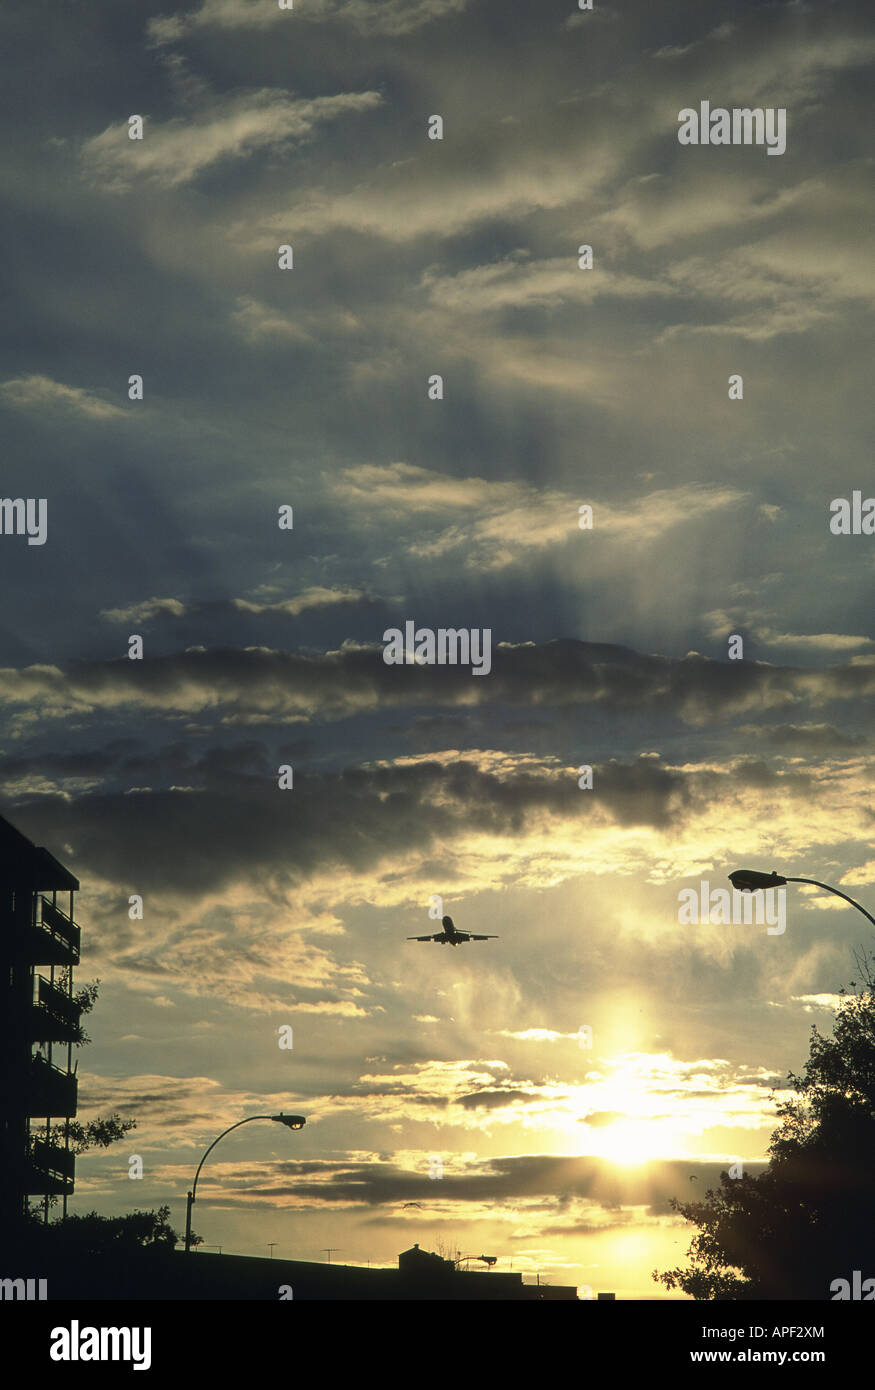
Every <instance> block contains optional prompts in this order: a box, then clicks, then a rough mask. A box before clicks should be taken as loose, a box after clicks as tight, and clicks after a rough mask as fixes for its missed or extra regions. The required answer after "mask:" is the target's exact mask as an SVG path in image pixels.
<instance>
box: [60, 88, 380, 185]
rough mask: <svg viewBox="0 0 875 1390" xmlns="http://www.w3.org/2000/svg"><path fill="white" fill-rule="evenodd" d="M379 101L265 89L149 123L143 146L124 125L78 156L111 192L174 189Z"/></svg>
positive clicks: (373, 96)
mask: <svg viewBox="0 0 875 1390" xmlns="http://www.w3.org/2000/svg"><path fill="white" fill-rule="evenodd" d="M381 101H382V97H381V95H380V93H379V92H348V93H347V92H342V93H340V94H338V95H336V96H327V97H312V98H309V99H304V98H298V99H296V98H293V97H289V96H287V95H286V94H285V93H282V92H278V91H274V90H272V89H269V88H265V89H263V90H261V91H257V92H251V93H244V94H237V95H233V94H232V95H228V96H225V97H222V98H216V99H213V100H211V101H210V102H209V103H208V104H207V105H206V107H204V108H203V109H202V110H201V111H200V112H199V113H198V114H197V115H195V116H193V117H191V118H188V117H175V118H173V119H171V120H169V121H167V122H165V123H164V124H163V125H159V124H156V123H155V122H153V121H151V120H148V119H147V120H146V121H145V125H144V137H143V139H142V140H131V139H129V138H128V124H127V121H121V122H119V123H118V124H117V125H112V126H108V127H107V128H106V130H104V131H103V132H102V133H101V134H100V135H95V136H93V137H92V138H91V139H90V140H86V141H85V143H84V144H83V146H82V149H81V152H80V155H81V160H82V165H83V168H84V170H85V172H86V174H87V175H88V177H89V178H90V180H91V181H92V182H93V183H95V184H98V185H101V186H103V187H105V188H107V189H110V190H112V191H115V192H119V191H123V190H126V189H128V188H130V187H131V186H132V185H133V184H134V183H136V182H146V183H152V184H155V185H156V186H158V187H161V188H176V187H179V186H180V185H182V184H186V183H190V182H191V181H192V180H194V179H196V178H197V177H198V175H199V174H201V173H203V171H204V170H205V169H208V168H210V167H211V166H212V165H214V164H216V163H218V162H220V161H222V160H228V159H241V158H242V159H245V158H248V157H249V156H250V155H252V154H254V153H255V152H256V151H258V150H268V149H281V148H282V147H283V146H285V145H287V144H293V143H300V142H302V141H304V140H306V139H308V138H309V137H310V136H311V135H312V134H313V133H314V131H315V130H316V128H317V126H319V125H320V124H322V123H323V122H325V121H332V120H337V119H339V118H340V117H342V116H349V115H361V114H362V113H364V112H367V111H373V110H375V109H376V107H377V106H379V105H380V103H381Z"/></svg>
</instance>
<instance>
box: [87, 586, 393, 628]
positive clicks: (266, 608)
mask: <svg viewBox="0 0 875 1390" xmlns="http://www.w3.org/2000/svg"><path fill="white" fill-rule="evenodd" d="M379 602H380V600H378V599H376V598H373V597H372V596H371V595H369V594H366V593H365V592H364V591H363V590H362V589H352V588H342V587H339V586H338V587H334V588H328V587H326V586H325V585H321V584H313V585H311V586H310V587H309V588H308V589H303V590H302V591H301V592H300V593H299V594H296V595H294V597H292V598H285V599H277V600H275V601H273V602H270V603H259V602H258V601H256V600H253V599H245V598H232V599H224V600H213V601H211V602H209V603H188V604H186V603H183V602H182V600H181V599H176V598H150V599H145V600H143V602H141V603H132V604H129V605H128V606H127V607H124V608H104V609H102V610H101V613H100V616H101V618H105V619H106V621H107V622H110V623H148V622H153V621H154V620H155V619H156V618H197V617H212V618H223V617H228V616H229V615H231V614H235V613H243V614H249V615H251V616H253V617H264V616H266V615H269V616H274V617H287V618H297V617H300V615H301V614H302V613H308V612H310V611H312V610H313V609H321V608H363V609H367V608H372V607H374V606H375V605H376V604H378V603H379Z"/></svg>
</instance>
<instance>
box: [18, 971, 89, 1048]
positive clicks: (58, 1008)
mask: <svg viewBox="0 0 875 1390" xmlns="http://www.w3.org/2000/svg"><path fill="white" fill-rule="evenodd" d="M36 978H37V983H38V986H39V990H38V1002H36V1003H34V1004H33V1006H32V1008H31V1012H30V1038H31V1042H76V1041H77V1039H78V1037H79V1019H80V1018H81V1016H82V1010H81V1009H80V1007H79V1005H78V1004H77V1003H76V1002H75V1000H73V999H70V998H69V997H68V996H67V995H66V994H64V992H63V990H60V989H58V988H57V986H55V985H53V984H52V983H51V981H50V980H47V979H46V978H45V976H44V975H37V977H36Z"/></svg>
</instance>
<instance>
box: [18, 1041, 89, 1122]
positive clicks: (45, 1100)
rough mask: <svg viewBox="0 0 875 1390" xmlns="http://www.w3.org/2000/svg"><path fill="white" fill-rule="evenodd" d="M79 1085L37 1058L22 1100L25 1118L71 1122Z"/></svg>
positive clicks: (74, 1078)
mask: <svg viewBox="0 0 875 1390" xmlns="http://www.w3.org/2000/svg"><path fill="white" fill-rule="evenodd" d="M78 1091H79V1083H78V1081H77V1080H76V1077H75V1076H73V1075H72V1074H71V1073H69V1072H66V1071H61V1069H60V1067H55V1066H53V1065H52V1063H51V1062H47V1061H46V1059H45V1058H44V1057H39V1056H37V1057H34V1059H33V1062H32V1063H31V1068H30V1075H29V1077H28V1083H27V1091H26V1094H25V1096H24V1097H23V1101H24V1111H25V1114H27V1115H28V1116H31V1117H34V1116H36V1117H39V1118H40V1119H46V1120H49V1119H51V1120H60V1119H63V1120H67V1119H72V1117H73V1116H74V1115H75V1114H76V1103H77V1099H78Z"/></svg>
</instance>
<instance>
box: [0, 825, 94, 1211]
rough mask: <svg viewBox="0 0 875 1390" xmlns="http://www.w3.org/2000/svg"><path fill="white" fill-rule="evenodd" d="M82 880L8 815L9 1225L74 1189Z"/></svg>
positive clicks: (4, 1120)
mask: <svg viewBox="0 0 875 1390" xmlns="http://www.w3.org/2000/svg"><path fill="white" fill-rule="evenodd" d="M78 890H79V880H78V879H77V878H75V877H74V876H73V874H71V873H70V872H69V870H67V869H65V868H64V867H63V865H62V864H59V863H58V861H57V859H55V858H54V856H53V855H51V854H50V853H49V852H48V850H46V849H42V848H40V847H39V846H38V845H35V844H33V842H32V841H31V840H28V839H27V838H26V836H24V835H22V834H21V833H20V832H19V831H18V830H16V829H15V827H14V826H13V825H11V824H10V823H9V821H7V820H5V819H4V818H3V817H2V816H0V1057H2V1061H0V1229H5V1230H10V1229H13V1228H14V1227H15V1226H16V1225H17V1224H18V1222H19V1221H20V1220H21V1218H22V1217H23V1216H24V1214H25V1211H26V1210H27V1207H28V1203H29V1200H30V1199H31V1198H33V1197H37V1198H39V1197H42V1198H43V1199H44V1214H45V1218H46V1219H48V1200H47V1199H48V1198H49V1197H50V1196H58V1197H62V1198H63V1207H64V1213H65V1214H66V1206H67V1197H68V1196H69V1195H70V1193H71V1192H72V1191H73V1180H74V1173H75V1157H74V1155H73V1153H72V1152H71V1151H70V1146H69V1138H68V1136H67V1134H66V1123H65V1122H66V1121H67V1120H68V1119H72V1118H73V1117H74V1116H75V1114H76V1105H77V1082H76V1074H75V1067H74V1065H73V1061H72V1053H73V1044H74V1042H76V1040H77V1038H78V1037H79V1025H80V1016H81V1009H80V1008H79V1006H78V1005H77V1003H76V1001H75V997H74V989H73V973H74V970H75V967H76V966H77V965H78V964H79V937H80V932H79V928H78V927H77V925H76V923H75V921H74V918H73V894H74V893H76V892H78Z"/></svg>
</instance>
